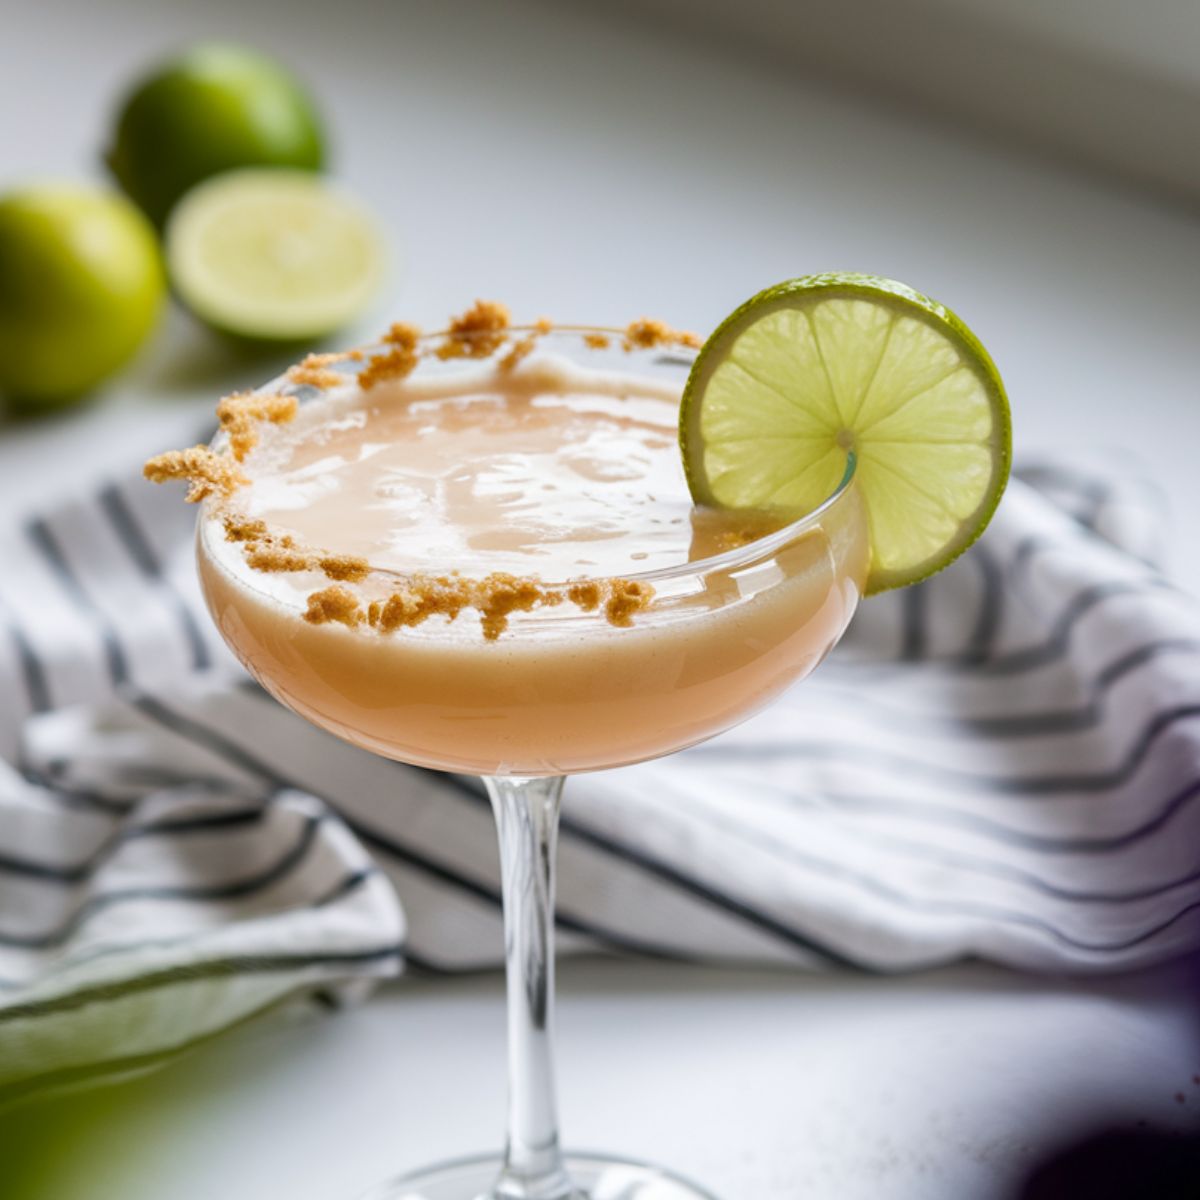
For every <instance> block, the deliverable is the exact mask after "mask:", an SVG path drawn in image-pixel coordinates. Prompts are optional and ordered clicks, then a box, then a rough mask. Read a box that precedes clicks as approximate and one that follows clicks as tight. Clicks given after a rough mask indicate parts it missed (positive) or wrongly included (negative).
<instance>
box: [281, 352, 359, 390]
mask: <svg viewBox="0 0 1200 1200" xmlns="http://www.w3.org/2000/svg"><path fill="white" fill-rule="evenodd" d="M345 361H346V355H344V354H309V355H306V356H305V357H304V358H303V359H301V360H300V362H298V363H297V364H296V365H295V366H294V367H289V368H288V371H287V377H288V379H290V380H291V381H292V383H300V384H305V385H307V386H308V387H315V388H322V389H324V388H331V387H337V385H338V384H339V383H345V382H346V379H345V376H343V375H342V374H341V373H340V372H338V371H331V370H330V369H329V367H330V365H331V364H332V363H339V362H345Z"/></svg>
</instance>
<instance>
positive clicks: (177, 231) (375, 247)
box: [166, 168, 384, 341]
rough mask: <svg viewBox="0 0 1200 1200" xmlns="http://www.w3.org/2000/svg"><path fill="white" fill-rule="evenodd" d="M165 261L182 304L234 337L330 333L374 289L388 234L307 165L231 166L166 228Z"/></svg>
mask: <svg viewBox="0 0 1200 1200" xmlns="http://www.w3.org/2000/svg"><path fill="white" fill-rule="evenodd" d="M166 242H167V265H168V268H169V270H170V274H171V280H172V282H173V284H174V285H175V288H176V290H177V291H178V293H179V297H180V299H181V300H183V302H184V303H185V304H186V305H187V306H188V307H189V308H190V309H191V310H192V311H193V312H194V313H195V314H196V315H197V316H198V317H200V318H201V319H202V320H204V321H207V322H208V323H209V324H210V325H213V326H215V327H216V328H218V329H221V330H224V331H226V332H228V333H233V334H237V335H239V336H241V337H245V338H254V339H262V340H267V341H299V340H303V339H306V338H317V337H322V336H324V335H325V334H328V333H332V332H333V331H334V330H336V329H338V328H340V327H341V326H343V325H345V324H347V323H348V322H350V321H352V320H353V319H354V318H355V317H357V316H359V315H360V314H361V313H362V312H363V310H364V309H365V307H366V306H367V304H369V303H370V301H371V299H372V297H373V296H374V295H375V293H376V291H377V289H378V286H379V283H380V280H381V277H382V268H383V260H384V248H383V239H382V237H381V235H380V233H379V232H378V230H377V229H376V226H375V222H374V220H373V219H372V218H371V216H370V215H369V214H368V213H367V212H366V211H365V210H364V209H363V208H362V207H361V206H360V205H359V204H358V203H357V202H356V201H354V200H353V199H351V198H350V197H349V196H347V195H346V194H345V193H344V192H341V191H339V190H338V189H337V188H335V187H333V186H331V185H330V184H329V183H327V182H326V181H324V180H323V179H321V178H320V177H319V176H316V175H313V174H311V173H309V172H307V171H292V170H281V169H276V168H255V169H250V170H244V171H230V172H227V173H225V174H223V175H217V176H215V177H214V178H212V179H210V180H208V181H206V182H205V183H202V184H200V185H199V186H198V187H195V188H193V189H192V190H191V191H190V192H188V193H187V195H185V196H184V198H183V199H182V200H181V201H180V202H179V205H178V206H177V207H176V209H175V211H174V213H173V214H172V216H171V219H170V222H169V223H168V225H167V232H166Z"/></svg>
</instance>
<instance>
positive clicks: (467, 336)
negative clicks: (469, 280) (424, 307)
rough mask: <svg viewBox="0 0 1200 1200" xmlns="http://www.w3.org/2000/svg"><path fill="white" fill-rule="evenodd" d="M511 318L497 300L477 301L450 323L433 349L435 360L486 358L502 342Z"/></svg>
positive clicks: (505, 307)
mask: <svg viewBox="0 0 1200 1200" xmlns="http://www.w3.org/2000/svg"><path fill="white" fill-rule="evenodd" d="M509 323H510V317H509V312H508V308H507V306H506V305H503V304H501V303H500V302H499V301H498V300H476V301H475V304H474V306H473V307H472V308H469V309H468V310H467V311H466V312H465V313H463V314H462V316H460V317H455V318H454V319H453V320H452V321H451V322H450V328H449V329H448V330H447V331H446V337H445V340H444V341H443V342H442V344H441V345H440V346H438V348H437V350H436V352H435V353H436V354H437V356H438V358H442V359H447V358H487V356H488V355H489V354H494V353H495V352H496V351H497V350H498V349H499V348H500V347H501V345H503V343H504V335H505V333H506V332H507V330H508V326H509Z"/></svg>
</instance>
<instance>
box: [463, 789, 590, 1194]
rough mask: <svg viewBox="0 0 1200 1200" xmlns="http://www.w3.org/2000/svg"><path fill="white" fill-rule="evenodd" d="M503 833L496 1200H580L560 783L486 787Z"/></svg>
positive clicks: (497, 822)
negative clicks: (560, 960) (567, 1067)
mask: <svg viewBox="0 0 1200 1200" xmlns="http://www.w3.org/2000/svg"><path fill="white" fill-rule="evenodd" d="M484 782H485V783H486V784H487V790H488V795H489V796H490V797H491V799H492V807H493V809H494V810H495V813H496V824H497V826H498V828H499V832H500V874H501V884H502V888H503V894H504V948H505V969H506V972H507V983H508V1142H507V1145H506V1147H505V1152H504V1167H503V1169H502V1170H501V1172H500V1178H499V1180H498V1181H497V1183H496V1186H495V1188H494V1190H493V1193H492V1196H493V1198H494V1200H574V1198H575V1197H577V1196H579V1193H577V1192H576V1191H575V1189H574V1188H573V1187H572V1185H571V1180H570V1178H569V1177H568V1175H567V1171H566V1168H565V1167H564V1166H563V1161H562V1152H561V1150H560V1148H559V1144H558V1107H557V1101H556V1097H555V1085H554V1051H553V1046H552V1039H553V1034H554V859H555V848H556V845H557V841H558V811H559V801H560V799H561V797H562V786H563V780H562V778H561V777H552V778H539V779H524V778H518V777H515V776H497V777H495V778H488V779H485V780H484Z"/></svg>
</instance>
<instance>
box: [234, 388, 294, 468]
mask: <svg viewBox="0 0 1200 1200" xmlns="http://www.w3.org/2000/svg"><path fill="white" fill-rule="evenodd" d="M296 407H297V404H296V397H295V396H283V395H268V396H262V395H256V394H255V393H254V392H235V393H234V394H233V395H231V396H226V397H224V399H222V400H221V401H220V403H219V404H218V405H217V420H218V421H219V422H220V425H221V428H222V429H223V430H224V431H225V433H226V435H227V436H228V437H229V448H230V449H231V450H232V451H233V457H234V458H236V459H237V460H238V462H241V461H242V460H243V459H244V458H245V457H246V455H247V454H249V453H250V451H251V450H253V449H254V447H255V446H256V445H257V444H258V428H257V426H258V422H259V421H270V422H271V423H272V424H273V425H281V424H283V423H284V422H286V421H290V420H291V419H292V418H293V417H294V416H295V415H296Z"/></svg>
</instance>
